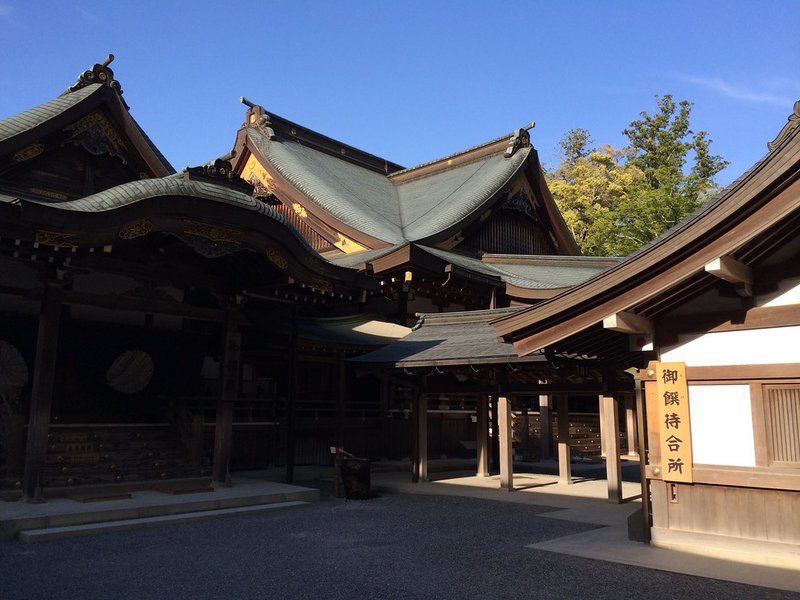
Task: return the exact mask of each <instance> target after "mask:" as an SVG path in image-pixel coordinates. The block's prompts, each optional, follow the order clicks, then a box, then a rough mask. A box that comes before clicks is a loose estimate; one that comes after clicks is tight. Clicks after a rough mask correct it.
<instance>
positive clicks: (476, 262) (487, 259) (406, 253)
mask: <svg viewBox="0 0 800 600" xmlns="http://www.w3.org/2000/svg"><path fill="white" fill-rule="evenodd" d="M330 260H331V262H333V263H334V264H338V265H341V266H350V267H358V268H360V269H362V270H369V271H370V272H372V273H375V274H376V275H377V274H380V273H382V272H389V271H391V270H392V269H395V268H401V267H403V266H406V265H409V264H416V265H418V266H420V265H425V266H427V267H428V268H429V269H431V270H435V271H437V272H439V273H442V274H445V273H457V274H460V275H462V276H463V277H466V278H472V279H475V278H476V276H478V277H482V278H483V282H484V283H486V284H488V285H495V286H498V287H500V286H503V285H505V289H506V293H507V294H508V295H510V296H513V297H516V298H526V299H532V300H534V299H543V298H550V297H552V296H554V295H555V294H556V293H558V292H560V291H563V290H564V289H566V288H568V287H571V286H573V285H576V284H578V283H582V282H583V281H586V280H587V279H589V278H591V277H594V276H596V275H597V274H599V273H602V272H603V271H606V270H607V269H608V268H610V267H612V266H614V265H616V264H618V263H619V262H620V260H621V259H619V258H616V257H594V256H547V255H545V256H530V255H514V254H482V255H474V256H471V255H468V254H465V253H462V252H457V251H452V250H442V249H441V248H435V247H432V246H424V245H422V244H416V243H405V244H398V245H396V246H392V247H390V248H383V249H379V250H366V251H363V252H356V253H353V254H345V255H342V256H338V257H333V258H331V259H330Z"/></svg>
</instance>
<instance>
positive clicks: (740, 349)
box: [661, 326, 800, 367]
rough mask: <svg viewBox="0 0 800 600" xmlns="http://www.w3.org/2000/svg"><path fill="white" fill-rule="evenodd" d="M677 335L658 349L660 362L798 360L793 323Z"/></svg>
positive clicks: (799, 331)
mask: <svg viewBox="0 0 800 600" xmlns="http://www.w3.org/2000/svg"><path fill="white" fill-rule="evenodd" d="M678 339H679V340H680V342H679V343H678V345H677V346H673V347H671V348H667V349H666V350H664V351H662V353H661V360H662V362H685V363H686V364H687V366H691V367H702V366H708V367H713V366H719V365H773V364H785V363H800V327H797V326H795V327H773V328H770V329H749V330H745V331H722V332H719V333H703V334H699V335H695V336H688V335H687V336H684V335H681V336H679V338H678Z"/></svg>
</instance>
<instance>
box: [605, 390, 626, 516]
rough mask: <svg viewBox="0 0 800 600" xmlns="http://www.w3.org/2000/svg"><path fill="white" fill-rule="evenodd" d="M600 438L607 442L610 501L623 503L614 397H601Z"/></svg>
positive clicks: (607, 474)
mask: <svg viewBox="0 0 800 600" xmlns="http://www.w3.org/2000/svg"><path fill="white" fill-rule="evenodd" d="M600 405H601V407H602V412H601V414H602V419H601V421H600V438H601V439H604V440H605V448H606V478H607V479H608V501H609V502H617V503H619V502H622V465H621V463H620V457H619V454H620V452H619V409H618V407H617V401H616V400H615V399H614V397H613V396H605V395H603V396H600Z"/></svg>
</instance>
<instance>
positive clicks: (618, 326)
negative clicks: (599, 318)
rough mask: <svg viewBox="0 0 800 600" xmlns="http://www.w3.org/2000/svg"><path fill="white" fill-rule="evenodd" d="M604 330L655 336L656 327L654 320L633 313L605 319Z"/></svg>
mask: <svg viewBox="0 0 800 600" xmlns="http://www.w3.org/2000/svg"><path fill="white" fill-rule="evenodd" d="M603 328H604V329H610V330H611V331H619V332H620V333H632V334H636V333H644V334H650V335H652V334H653V331H654V330H655V326H654V324H653V320H652V319H648V318H647V317H643V316H641V315H637V314H634V313H632V312H618V313H614V314H613V315H608V316H607V317H605V318H604V319H603Z"/></svg>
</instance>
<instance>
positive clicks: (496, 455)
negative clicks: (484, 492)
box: [489, 395, 500, 473]
mask: <svg viewBox="0 0 800 600" xmlns="http://www.w3.org/2000/svg"><path fill="white" fill-rule="evenodd" d="M489 403H490V406H491V412H492V436H491V440H490V441H491V444H490V452H489V456H491V457H492V467H491V470H492V473H497V472H498V471H499V470H500V437H499V431H500V427H499V425H498V422H499V419H498V417H497V396H496V395H492V396H491V397H490V400H489Z"/></svg>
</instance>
